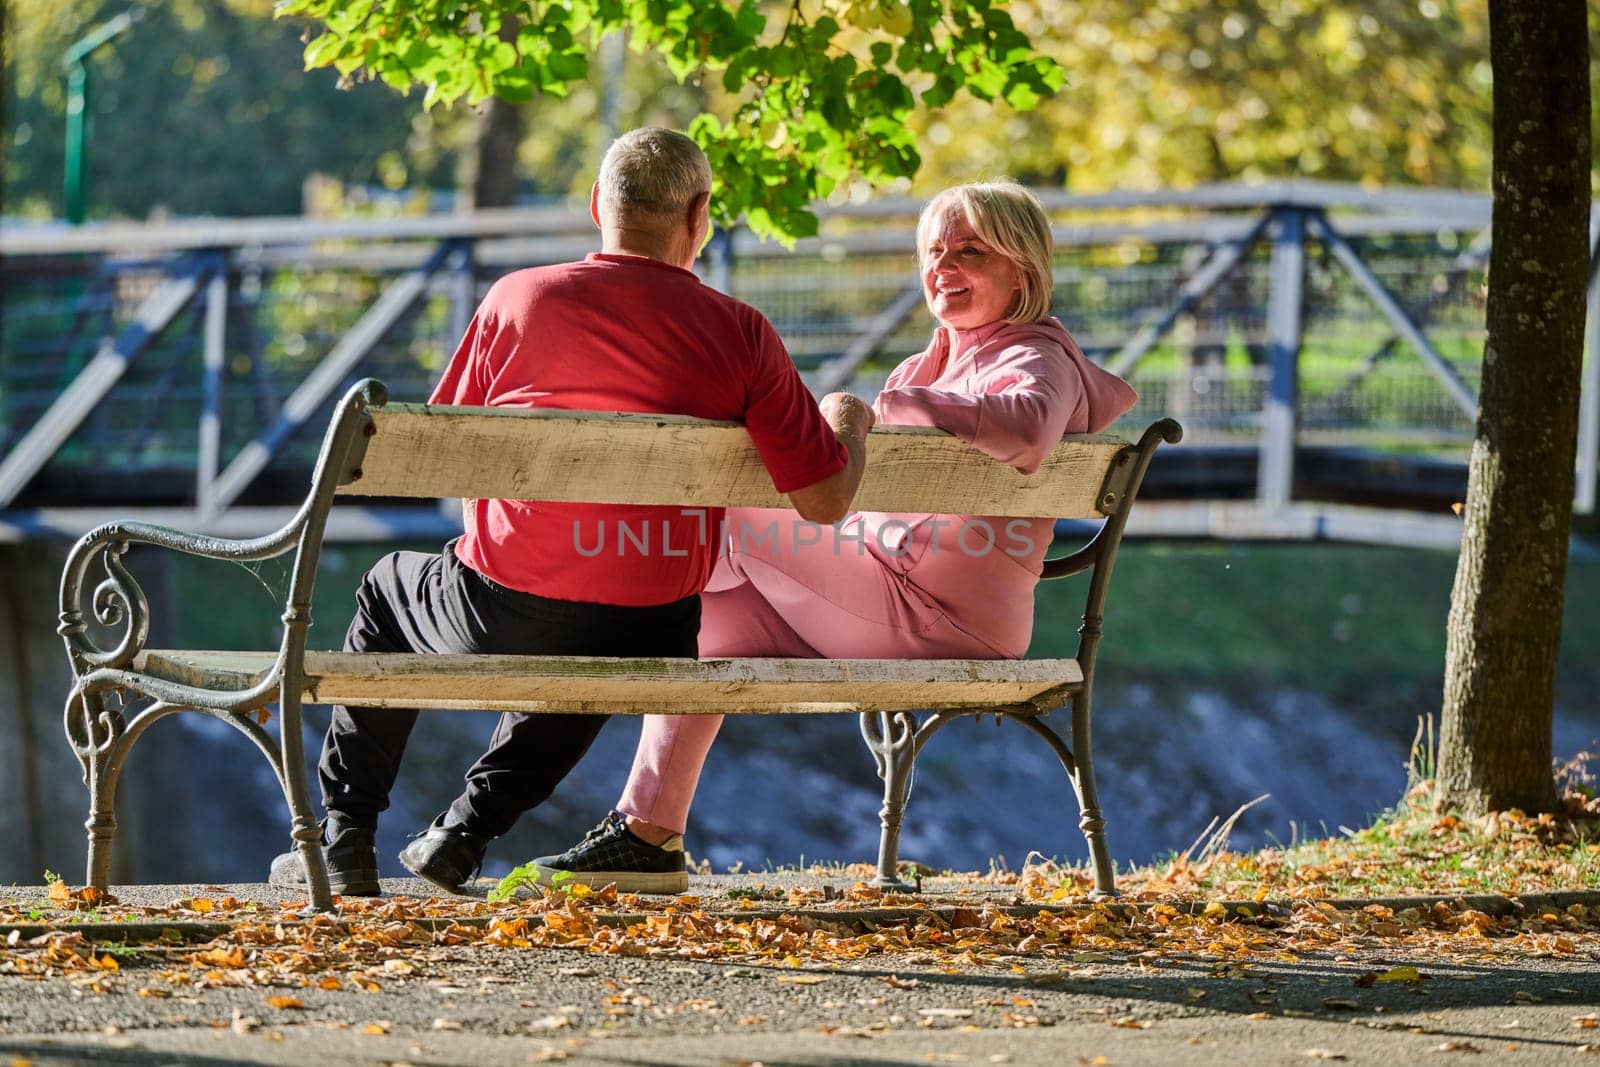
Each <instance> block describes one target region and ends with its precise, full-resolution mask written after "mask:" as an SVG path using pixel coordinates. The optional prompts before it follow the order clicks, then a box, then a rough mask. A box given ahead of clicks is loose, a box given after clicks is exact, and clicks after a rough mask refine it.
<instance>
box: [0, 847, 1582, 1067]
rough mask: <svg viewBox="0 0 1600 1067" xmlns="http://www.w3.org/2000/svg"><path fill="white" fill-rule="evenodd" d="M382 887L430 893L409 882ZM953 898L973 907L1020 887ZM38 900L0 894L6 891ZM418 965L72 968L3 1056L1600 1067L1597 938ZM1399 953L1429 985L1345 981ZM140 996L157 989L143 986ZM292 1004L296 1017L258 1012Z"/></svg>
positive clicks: (804, 881) (449, 959) (734, 881)
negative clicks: (1462, 947)
mask: <svg viewBox="0 0 1600 1067" xmlns="http://www.w3.org/2000/svg"><path fill="white" fill-rule="evenodd" d="M758 883H759V884H764V885H767V886H769V887H773V888H787V887H788V886H789V885H804V886H807V887H812V888H815V887H817V886H818V885H819V884H830V883H829V880H828V879H827V878H820V879H819V878H818V877H817V876H814V875H806V874H784V875H760V876H755V877H754V878H752V877H750V876H739V877H729V876H722V877H719V878H711V879H696V881H695V885H694V886H693V889H694V891H695V892H698V893H700V894H701V895H702V898H703V900H704V902H705V903H706V904H707V905H708V906H709V905H711V904H712V902H713V900H714V898H715V897H716V896H717V895H718V894H722V895H726V894H727V893H728V892H729V891H731V890H744V891H748V890H749V889H750V887H751V886H753V885H755V884H758ZM836 884H837V885H838V886H839V887H840V888H847V887H848V885H849V884H850V880H849V879H848V878H841V879H839V880H838V882H837V883H836ZM385 888H386V889H387V890H389V891H390V892H391V893H407V892H409V893H412V894H420V893H421V892H422V884H421V883H414V882H401V881H395V882H385ZM926 888H935V887H934V886H931V885H930V886H929V887H926ZM937 888H941V889H942V888H944V887H937ZM964 888H966V889H967V890H969V893H968V898H969V899H970V897H971V896H973V895H977V896H982V895H985V894H990V895H999V896H1002V897H1005V898H1009V897H1010V896H1011V895H1012V894H1013V893H1014V890H1010V889H1007V888H1006V887H983V888H982V889H978V888H975V887H970V886H967V887H964ZM114 892H116V894H117V895H118V897H119V898H120V899H121V900H122V901H123V902H124V903H127V904H141V903H147V904H160V903H166V902H168V901H171V900H174V899H178V898H180V897H184V896H193V895H205V894H207V893H210V894H212V895H220V892H227V893H229V894H231V895H234V896H236V897H239V898H240V899H256V900H262V901H278V900H286V899H294V897H293V895H290V894H283V893H282V892H281V891H278V890H274V889H272V888H271V887H266V886H224V887H215V886H212V887H206V886H154V887H138V888H135V887H118V888H117V889H115V890H114ZM950 892H951V893H954V892H955V889H954V888H951V889H950ZM42 895H43V889H42V888H40V887H10V888H4V887H0V899H11V900H24V901H26V900H33V899H38V898H41V897H42ZM408 959H409V960H410V961H411V962H413V963H414V964H415V966H416V973H415V974H414V975H412V976H409V977H406V978H404V979H397V980H395V981H393V982H388V983H385V987H384V989H383V991H382V992H381V993H366V992H357V991H351V990H336V991H330V990H319V989H305V990H283V989H263V988H218V989H205V990H198V991H191V992H185V991H184V990H183V989H182V988H181V987H173V986H170V985H163V984H161V983H156V982H154V981H153V980H151V978H152V976H153V972H154V971H155V970H157V969H160V968H161V967H162V966H163V965H164V964H163V960H162V957H161V954H160V953H155V954H153V955H151V956H144V957H139V958H134V959H128V960H126V961H125V962H124V965H123V969H122V971H121V972H120V973H119V974H118V975H117V976H116V978H115V980H114V982H113V983H112V984H113V987H114V988H113V990H112V991H111V992H108V993H92V992H87V991H85V990H84V989H83V988H82V987H81V986H79V985H75V984H74V983H73V982H72V981H70V980H69V979H48V980H43V981H33V980H25V979H21V978H15V977H7V978H0V1063H6V1062H8V1061H9V1063H10V1064H11V1065H12V1067H21V1065H24V1064H40V1065H43V1064H52V1065H54V1064H76V1063H126V1064H152V1065H153V1064H186V1065H210V1064H223V1063H273V1064H284V1063H288V1064H315V1065H316V1067H333V1065H344V1064H379V1063H384V1064H395V1063H412V1064H419V1065H420V1064H522V1063H532V1062H555V1061H560V1062H566V1063H571V1064H595V1065H602V1064H607V1065H637V1064H683V1065H700V1064H713V1065H724V1064H726V1065H730V1067H731V1065H735V1064H745V1065H753V1064H756V1063H761V1064H764V1065H766V1067H777V1065H780V1064H782V1065H797V1067H798V1065H817V1067H823V1065H826V1067H833V1065H843V1064H854V1063H873V1064H928V1063H965V1064H987V1063H1014V1064H1040V1065H1048V1067H1057V1065H1060V1067H1075V1065H1077V1064H1085V1065H1094V1064H1099V1063H1104V1064H1106V1065H1108V1067H1113V1065H1125V1064H1162V1065H1165V1064H1185V1065H1186V1064H1238V1063H1264V1064H1278V1063H1282V1064H1303V1063H1307V1062H1311V1061H1314V1060H1318V1059H1326V1060H1335V1061H1343V1062H1364V1063H1370V1064H1380V1063H1381V1064H1385V1067H1389V1065H1395V1064H1411V1063H1423V1064H1430V1063H1434V1062H1437V1063H1440V1064H1448V1063H1450V1062H1451V1061H1452V1057H1473V1058H1474V1059H1475V1060H1476V1061H1478V1062H1484V1061H1487V1060H1489V1059H1491V1058H1494V1057H1500V1058H1503V1059H1505V1060H1506V1061H1507V1062H1513V1063H1518V1064H1528V1063H1546V1062H1548V1063H1581V1062H1584V1061H1585V1060H1586V1059H1587V1060H1588V1061H1590V1062H1594V1063H1596V1064H1600V1029H1595V1028H1590V1027H1586V1026H1585V1019H1584V1016H1592V1015H1593V1014H1594V1013H1595V1012H1596V1008H1597V1006H1600V949H1597V948H1593V947H1589V946H1585V947H1584V948H1583V949H1581V950H1580V953H1579V955H1577V956H1567V957H1561V958H1548V959H1527V960H1503V959H1493V960H1485V961H1483V962H1482V963H1477V964H1472V965H1463V964H1459V963H1443V962H1439V961H1436V960H1431V959H1415V958H1405V957H1404V956H1399V955H1394V954H1393V953H1390V954H1387V955H1385V954H1380V953H1378V952H1375V951H1355V952H1352V953H1341V954H1337V955H1332V954H1329V955H1313V956H1307V957H1304V958H1302V959H1300V960H1299V961H1298V962H1287V961H1270V962H1259V961H1258V962H1255V963H1253V964H1252V965H1250V966H1239V965H1237V964H1229V965H1219V963H1218V961H1217V960H1216V959H1215V958H1212V957H1209V956H1208V957H1205V958H1201V957H1198V956H1187V957H1186V956H1183V955H1171V954H1166V955H1162V956H1159V957H1156V956H1154V955H1152V956H1149V957H1145V958H1126V957H1119V958H1118V959H1116V960H1103V961H1101V960H1097V961H1094V962H1089V963H1083V964H1076V963H1075V964H1070V965H1069V964H1065V963H1063V962H1061V961H1059V960H1040V959H1035V958H1022V957H1017V958H1014V959H1010V960H1001V961H1000V965H999V966H997V967H995V968H993V969H990V970H985V971H982V972H976V973H974V972H971V971H963V972H961V973H947V972H945V971H944V970H942V969H940V968H939V967H937V966H928V965H917V964H911V963H904V964H902V963H901V962H899V961H898V960H894V961H890V960H886V959H884V958H882V957H878V958H871V959H868V960H865V961H857V962H851V963H844V964H841V965H840V966H838V967H832V966H816V965H808V966H804V967H799V968H789V967H753V966H750V965H748V964H737V963H726V962H716V963H700V962H685V961H683V960H677V959H671V958H647V959H641V958H618V957H612V956H602V955H591V954H586V953H582V952H576V951H562V950H550V949H545V950H529V951H513V950H507V949H496V948H491V947H486V946H482V945H466V946H455V947H449V948H435V949H425V950H419V951H417V952H415V953H412V954H411V955H410V956H409V957H408ZM1400 964H1411V965H1413V966H1415V967H1416V968H1417V969H1418V970H1419V971H1420V972H1421V973H1422V974H1423V975H1424V976H1426V980H1425V981H1422V982H1420V983H1399V982H1394V983H1378V984H1366V985H1364V986H1359V985H1357V984H1356V981H1355V980H1356V978H1357V976H1359V975H1362V974H1364V973H1370V972H1372V971H1374V970H1383V969H1386V968H1388V967H1392V966H1395V965H1400ZM152 988H153V989H159V990H160V991H161V992H163V993H166V994H168V995H164V996H149V995H140V993H139V990H141V989H152ZM286 992H288V993H293V995H294V996H295V997H297V998H298V999H299V1000H300V1001H301V1003H302V1004H303V1007H301V1008H296V1009H280V1008H275V1007H272V1006H271V1005H269V1004H268V1003H267V998H268V997H270V996H273V995H277V994H283V993H286ZM1585 1050H1591V1051H1592V1054H1590V1053H1589V1052H1585Z"/></svg>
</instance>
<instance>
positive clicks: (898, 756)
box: [861, 711, 917, 892]
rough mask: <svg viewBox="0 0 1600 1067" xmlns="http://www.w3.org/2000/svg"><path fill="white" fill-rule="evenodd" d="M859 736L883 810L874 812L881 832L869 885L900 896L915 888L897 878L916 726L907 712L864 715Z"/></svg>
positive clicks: (914, 751) (870, 712)
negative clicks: (874, 770)
mask: <svg viewBox="0 0 1600 1067" xmlns="http://www.w3.org/2000/svg"><path fill="white" fill-rule="evenodd" d="M861 736H862V737H864V738H865V739H866V742H867V748H869V749H870V750H871V751H872V758H873V760H874V761H875V762H876V763H877V765H878V777H879V778H881V779H883V808H882V810H880V811H879V812H878V817H879V819H880V820H881V823H882V827H883V829H882V832H881V834H880V836H879V838H878V875H877V877H876V878H874V879H873V880H872V884H873V885H875V886H879V887H881V888H883V889H895V890H900V891H903V892H909V891H914V890H915V889H916V888H917V887H916V885H915V884H913V883H911V882H906V881H902V880H901V878H900V872H899V868H900V821H901V818H902V816H903V815H904V814H905V810H906V789H907V787H908V786H909V785H910V783H911V766H912V763H913V761H914V760H915V759H916V750H915V743H916V736H917V723H916V720H915V719H914V718H912V717H911V714H910V713H909V712H904V711H894V712H883V711H864V712H862V713H861Z"/></svg>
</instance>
